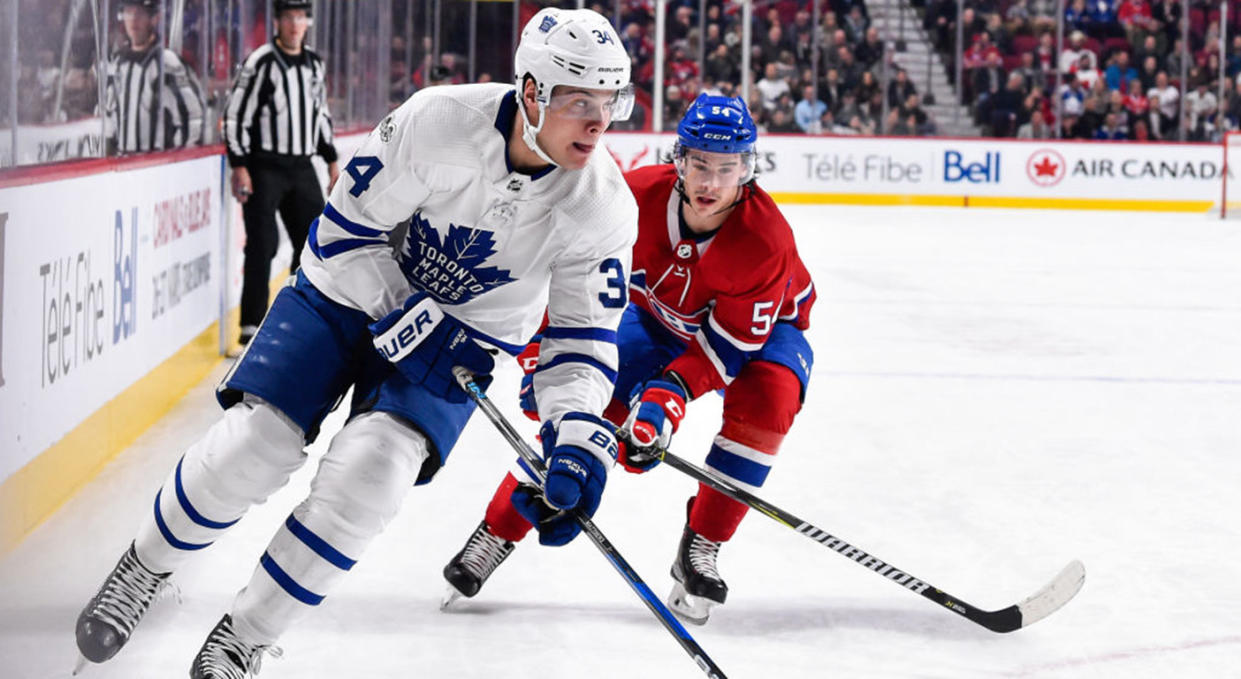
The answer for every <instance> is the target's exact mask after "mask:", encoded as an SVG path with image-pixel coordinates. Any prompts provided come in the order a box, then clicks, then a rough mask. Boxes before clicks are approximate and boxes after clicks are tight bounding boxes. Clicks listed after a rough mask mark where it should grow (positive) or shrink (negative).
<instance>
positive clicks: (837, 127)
mask: <svg viewBox="0 0 1241 679" xmlns="http://www.w3.org/2000/svg"><path fill="white" fill-rule="evenodd" d="M819 133H820V134H857V130H855V129H853V128H852V127H849V126H848V125H841V124H840V123H838V122H836V115H835V114H834V113H832V111H831V109H828V110H826V111H824V112H823V115H821V116H819Z"/></svg>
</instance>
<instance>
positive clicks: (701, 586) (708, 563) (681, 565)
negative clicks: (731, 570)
mask: <svg viewBox="0 0 1241 679" xmlns="http://www.w3.org/2000/svg"><path fill="white" fill-rule="evenodd" d="M722 544H724V543H722V542H716V541H714V540H708V539H707V538H704V537H703V536H701V535H699V534H697V533H695V532H694V531H693V530H691V529H690V527H689V525H688V524H687V525H686V526H685V532H684V533H682V534H681V546H680V547H678V548H677V558H676V560H675V561H673V562H672V579H673V580H675V581H676V584H674V585H673V586H672V593H671V594H669V595H668V608H669V609H671V610H672V612H673V613H676V614H677V615H678V616H680V617H681V618H682V619H684V620H685V621H686V622H692V623H694V624H695V625H703V624H706V622H707V618H709V617H710V616H711V609H712V608H713V607H714V606H716V605H718V604H722V603H724V600H725V599H727V598H728V585H726V584H724V580H723V579H722V578H720V573H719V571H718V570H717V569H716V565H715V559H716V557H717V556H718V555H719V552H720V545H722Z"/></svg>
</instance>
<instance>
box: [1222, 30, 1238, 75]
mask: <svg viewBox="0 0 1241 679" xmlns="http://www.w3.org/2000/svg"><path fill="white" fill-rule="evenodd" d="M1224 73H1225V75H1227V76H1228V77H1229V78H1235V77H1237V74H1238V73H1241V34H1239V35H1234V36H1232V49H1231V50H1230V51H1229V52H1228V56H1227V58H1225V60H1224Z"/></svg>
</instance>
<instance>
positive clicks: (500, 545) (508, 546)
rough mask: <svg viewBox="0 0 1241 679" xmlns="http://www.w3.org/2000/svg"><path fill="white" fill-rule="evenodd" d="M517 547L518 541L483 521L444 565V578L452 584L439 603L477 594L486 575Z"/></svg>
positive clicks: (485, 579)
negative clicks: (492, 528) (501, 535)
mask: <svg viewBox="0 0 1241 679" xmlns="http://www.w3.org/2000/svg"><path fill="white" fill-rule="evenodd" d="M516 548H517V544H516V543H513V542H509V541H508V540H505V539H504V538H501V537H497V536H495V535H492V534H491V531H490V530H488V529H487V522H486V521H482V522H480V523H479V524H478V528H475V529H474V533H473V534H472V535H470V539H469V540H466V542H465V546H464V547H462V548H461V551H460V552H457V555H456V556H454V557H453V558H452V561H449V562H448V565H447V566H444V579H445V580H447V581H448V584H449V585H450V586H449V588H448V591H447V592H446V593H445V594H444V599H443V601H441V602H440V609H441V610H442V609H445V608H448V606H449V604H451V603H452V602H454V601H456V600H457V599H458V598H460V597H462V596H464V597H467V598H468V597H472V596H474V595H475V594H478V590H480V589H482V588H483V583H485V582H487V578H489V577H491V574H492V573H493V572H494V571H495V569H496V568H497V567H498V566H499V565H500V564H501V563H503V561H504V560H505V559H507V558H508V555H509V554H512V553H513V550H514V549H516Z"/></svg>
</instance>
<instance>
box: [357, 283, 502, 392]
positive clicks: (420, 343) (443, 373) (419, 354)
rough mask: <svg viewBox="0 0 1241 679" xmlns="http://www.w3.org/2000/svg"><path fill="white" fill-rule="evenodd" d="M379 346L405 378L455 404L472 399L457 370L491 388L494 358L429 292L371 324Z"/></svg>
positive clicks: (409, 300) (417, 296) (420, 293)
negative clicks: (461, 386)
mask: <svg viewBox="0 0 1241 679" xmlns="http://www.w3.org/2000/svg"><path fill="white" fill-rule="evenodd" d="M370 329H371V333H372V334H373V335H374V338H373V339H374V343H375V348H376V349H378V350H379V353H380V354H382V355H383V357H384V358H386V359H388V360H389V361H391V362H392V363H393V364H394V365H396V368H397V370H399V371H400V372H401V374H402V375H403V376H404V377H405V379H407V380H409V381H410V382H413V383H414V384H421V385H422V386H423V387H425V388H426V389H427V390H428V391H430V392H431V393H433V394H436V395H438V396H441V397H443V398H445V399H447V400H448V401H450V402H452V403H464V402H465V401H466V400H467V399H468V398H469V397H468V396H467V395H466V393H465V392H464V391H462V390H461V389H459V388H457V381H456V379H455V378H454V377H453V374H452V369H453V366H458V365H459V366H461V367H463V368H465V369H466V370H469V371H470V372H471V373H473V374H474V375H475V377H474V381H475V382H476V383H478V386H479V387H481V388H483V389H486V388H487V385H488V384H490V383H491V376H490V373H491V370H492V369H493V368H494V367H495V360H494V359H493V358H492V357H491V354H489V353H487V351H486V350H485V349H483V348H482V347H480V346H478V343H476V342H475V341H474V340H473V339H471V338H470V336H469V334H468V333H466V331H465V326H463V325H462V324H461V322H460V321H458V320H457V319H455V318H453V317H452V316H449V315H448V314H445V313H444V310H443V309H440V307H439V305H438V304H436V303H435V300H433V299H431V298H430V296H428V295H427V293H425V292H421V291H420V292H415V293H414V294H412V295H410V296H409V299H406V300H405V304H403V305H401V307H400V308H398V309H394V310H392V312H391V313H389V314H388V315H387V316H384V317H383V318H381V319H379V320H378V321H375V322H374V323H371V325H370Z"/></svg>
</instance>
